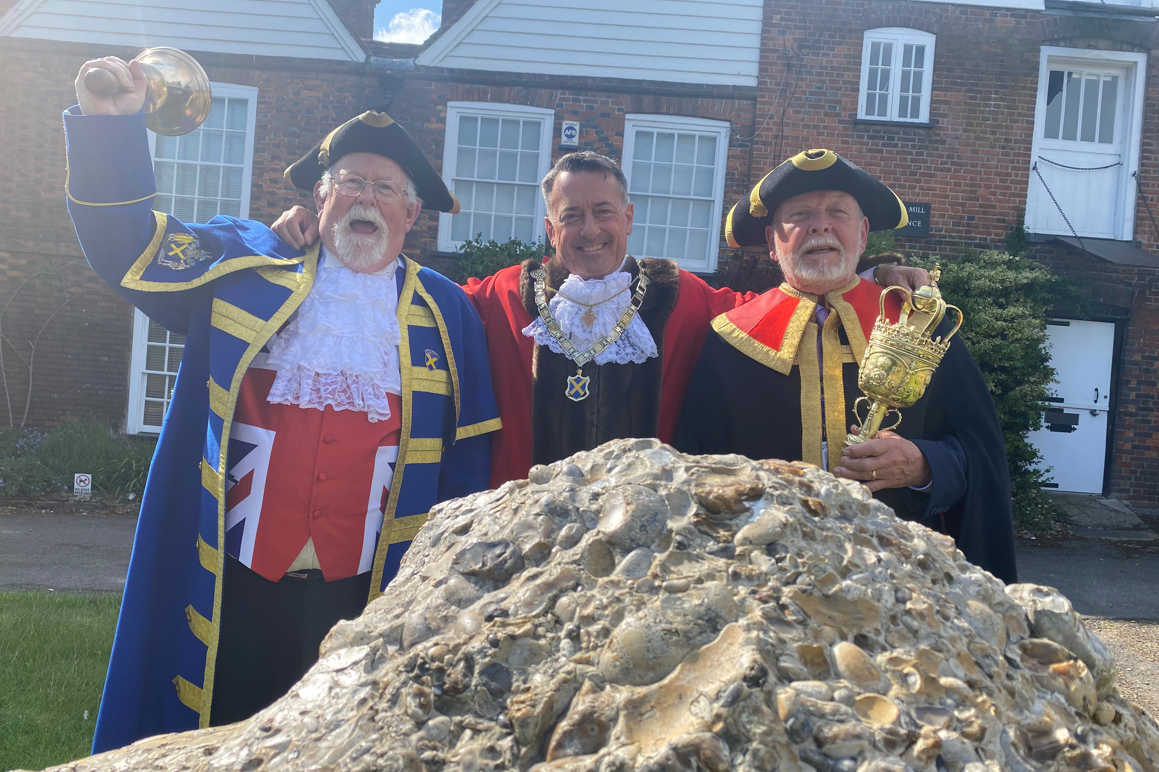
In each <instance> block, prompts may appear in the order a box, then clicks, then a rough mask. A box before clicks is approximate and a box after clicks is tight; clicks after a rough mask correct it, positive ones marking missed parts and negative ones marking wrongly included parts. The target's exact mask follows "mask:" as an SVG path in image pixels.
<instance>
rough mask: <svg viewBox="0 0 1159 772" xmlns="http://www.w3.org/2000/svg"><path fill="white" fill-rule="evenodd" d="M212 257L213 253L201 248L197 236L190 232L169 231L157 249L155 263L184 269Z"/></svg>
mask: <svg viewBox="0 0 1159 772" xmlns="http://www.w3.org/2000/svg"><path fill="white" fill-rule="evenodd" d="M212 257H213V255H211V254H210V253H209V252H206V251H205V250H204V249H202V248H201V245H200V244H199V243H198V241H197V237H196V236H194V235H193V234H192V233H170V234H169V235H168V236H166V237H165V239H164V240H163V241H162V242H161V248H160V249H158V250H157V265H160V266H164V267H165V268H171V269H173V270H174V271H184V270H185V269H186V268H192V267H193V266H194V265H196V264H197V263H200V262H203V261H205V260H209V259H211V258H212Z"/></svg>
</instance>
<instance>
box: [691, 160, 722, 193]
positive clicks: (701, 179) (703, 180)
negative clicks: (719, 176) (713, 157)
mask: <svg viewBox="0 0 1159 772" xmlns="http://www.w3.org/2000/svg"><path fill="white" fill-rule="evenodd" d="M715 172H716V170H715V169H714V168H713V167H711V166H698V167H697V168H696V182H695V183H694V184H693V185H692V194H693V195H694V196H700V197H702V198H705V197H708V196H711V195H712V178H713V176H714V174H715Z"/></svg>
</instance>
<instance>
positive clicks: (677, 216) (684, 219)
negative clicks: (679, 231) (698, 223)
mask: <svg viewBox="0 0 1159 772" xmlns="http://www.w3.org/2000/svg"><path fill="white" fill-rule="evenodd" d="M691 208H692V202H691V201H689V200H688V199H683V200H680V199H677V200H674V201H673V202H672V206H671V207H670V208H669V210H668V224H669V225H680V226H684V227H687V226H688V213H689V210H690V209H691Z"/></svg>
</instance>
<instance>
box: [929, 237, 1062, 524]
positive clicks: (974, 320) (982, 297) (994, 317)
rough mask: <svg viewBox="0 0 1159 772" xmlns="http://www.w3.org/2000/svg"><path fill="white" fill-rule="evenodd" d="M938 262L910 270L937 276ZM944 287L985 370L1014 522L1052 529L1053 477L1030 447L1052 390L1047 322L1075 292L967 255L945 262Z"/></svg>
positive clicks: (1039, 269)
mask: <svg viewBox="0 0 1159 772" xmlns="http://www.w3.org/2000/svg"><path fill="white" fill-rule="evenodd" d="M935 262H937V261H936V260H934V259H932V258H925V259H917V258H915V259H912V260H910V261H909V264H910V265H918V266H921V267H923V268H927V269H928V268H932V267H933V265H934V263H935ZM942 268H943V273H942V279H941V281H940V282H939V286H940V287H941V289H942V294H943V295H944V296H945V298H946V301H947V302H949V303H952V304H954V305H956V306H958V307H959V308H961V309H962V314H963V316H964V317H965V323H964V324H963V325H962V331H961V333H960V336H961V338H962V340H963V341H964V342H965V344H966V345H967V346H968V347H969V349H970V353H971V354H973V356H974V360H975V361H976V362H977V363H978V367H979V368H980V369H981V370H982V377H983V378H985V379H986V385H987V386H988V387H989V389H990V394H991V396H993V398H994V406H995V407H996V408H997V409H998V419H999V420H1000V421H1001V423H1002V431H1003V434H1004V436H1005V441H1006V458H1007V461H1008V462H1009V465H1010V483H1011V488H1012V492H1013V494H1014V520H1015V522H1016V523H1018V524H1019V525H1021V526H1024V527H1026V528H1029V529H1032V530H1043V529H1046V528H1049V527H1050V526H1051V525H1052V524H1053V522H1054V519H1055V517H1056V515H1057V514H1058V513H1057V508H1056V505H1055V504H1054V503H1053V501H1052V500H1051V498H1050V497H1049V496H1048V495H1047V494H1046V493H1044V492H1043V490H1042V484H1043V483H1044V482H1048V481H1049V480H1050V477H1049V470H1046V472H1043V471H1040V470H1039V468H1038V464H1039V462H1040V461H1041V460H1042V459H1041V457H1040V456H1039V454H1038V452H1037V451H1036V450H1035V449H1034V446H1032V445H1031V444H1030V442H1029V440H1028V439H1027V436H1028V435H1029V433H1030V432H1031V431H1034V430H1035V429H1038V428H1040V427H1041V426H1042V409H1043V405H1044V404H1045V399H1044V398H1045V397H1046V396H1047V387H1048V386H1049V385H1050V383H1051V382H1052V381H1053V380H1054V368H1052V367H1051V366H1050V354H1049V352H1048V351H1047V349H1046V321H1047V319H1048V318H1049V317H1050V312H1051V308H1052V307H1053V306H1054V305H1055V304H1057V303H1058V302H1059V299H1060V298H1063V297H1069V296H1070V295H1071V294H1072V289H1071V287H1070V285H1069V283H1068V282H1066V280H1064V279H1062V278H1061V277H1058V276H1056V275H1055V274H1053V273H1051V271H1050V270H1049V269H1048V268H1047V267H1046V266H1044V265H1041V264H1039V263H1036V262H1034V261H1033V260H1028V259H1026V258H1022V257H1015V256H1012V255H1009V254H1006V253H1004V252H998V251H986V252H973V251H971V252H967V253H966V254H964V255H962V256H961V257H959V258H957V259H955V260H952V261H949V262H947V261H943V262H942Z"/></svg>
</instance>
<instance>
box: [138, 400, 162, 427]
mask: <svg viewBox="0 0 1159 772" xmlns="http://www.w3.org/2000/svg"><path fill="white" fill-rule="evenodd" d="M164 418H165V403H164V402H154V401H153V400H146V401H145V415H144V416H143V419H142V421H141V422H142V423H143V424H144V425H145V426H160V425H161V422H162V421H163V420H164Z"/></svg>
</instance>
